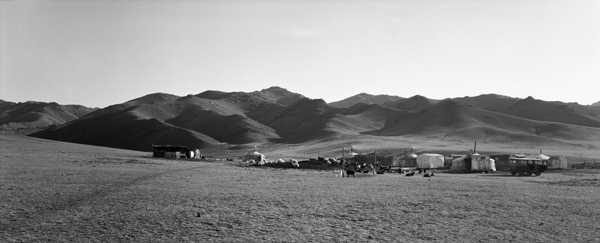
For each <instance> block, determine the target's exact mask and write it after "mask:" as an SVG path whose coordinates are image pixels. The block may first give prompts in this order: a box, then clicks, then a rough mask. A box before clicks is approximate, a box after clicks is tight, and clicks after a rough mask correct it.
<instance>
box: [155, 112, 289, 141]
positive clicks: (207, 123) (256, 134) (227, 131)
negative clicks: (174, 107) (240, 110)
mask: <svg viewBox="0 0 600 243" xmlns="http://www.w3.org/2000/svg"><path fill="white" fill-rule="evenodd" d="M166 122H167V123H169V124H172V125H174V126H178V127H182V128H187V129H190V130H193V131H197V132H200V133H202V134H206V135H207V136H210V137H211V138H214V139H216V140H219V141H221V142H226V143H231V144H244V143H254V142H268V141H269V140H270V139H279V138H280V137H279V135H277V134H276V133H275V131H274V130H273V129H272V128H270V127H267V126H265V125H263V124H261V123H259V122H257V121H254V120H252V119H250V118H248V117H245V116H242V115H237V114H236V115H228V116H223V115H221V114H218V113H216V112H214V111H211V110H200V109H189V110H186V111H184V112H182V113H181V114H180V115H179V116H177V117H174V118H172V119H169V120H166Z"/></svg>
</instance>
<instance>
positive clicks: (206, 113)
mask: <svg viewBox="0 0 600 243" xmlns="http://www.w3.org/2000/svg"><path fill="white" fill-rule="evenodd" d="M302 97H303V96H301V95H298V94H295V93H292V92H289V91H287V90H284V89H281V88H279V87H271V88H269V89H265V90H261V91H257V92H252V93H243V92H232V93H225V92H218V91H206V92H203V93H200V94H198V95H188V96H185V97H179V96H175V95H170V94H163V93H155V94H150V95H146V96H143V97H140V98H137V99H133V100H130V101H127V102H125V103H122V104H117V105H112V106H109V107H107V108H104V109H101V110H98V111H95V112H93V113H91V114H89V115H88V116H86V117H85V118H84V119H80V120H77V121H74V122H72V123H69V124H66V125H64V126H59V127H55V128H52V129H48V130H47V131H42V132H39V133H35V134H32V136H35V137H41V138H48V139H54V140H60V141H67V142H76V143H84V144H91V145H102V146H109V147H117V148H126V149H135V150H148V149H149V148H151V147H150V146H149V144H164V143H166V142H168V141H177V138H176V137H169V136H167V134H168V133H166V132H165V131H171V132H177V133H178V134H179V136H182V138H181V139H180V140H181V142H180V143H178V144H181V145H186V146H190V147H210V146H215V145H217V144H220V143H229V144H245V143H255V142H260V143H264V142H268V141H270V140H278V139H281V137H280V136H279V135H278V134H277V133H275V130H274V129H273V128H271V127H268V126H265V125H263V124H262V123H260V122H258V121H256V120H253V119H252V118H251V117H249V116H247V115H246V113H249V114H254V115H255V116H259V114H258V113H260V111H262V113H261V115H262V116H264V117H263V118H262V119H263V120H267V119H272V117H274V116H275V115H276V114H277V112H281V111H283V110H284V109H285V107H284V104H289V103H290V102H293V101H296V100H297V99H305V98H302ZM253 112H254V113H253ZM134 124H135V125H134ZM122 127H127V128H129V129H127V130H122ZM115 133H118V136H110V134H115ZM157 133H158V134H157ZM82 134H85V136H81V135H82ZM123 134H127V136H129V137H130V138H129V139H122V140H115V139H113V138H114V137H121V136H122V135H123Z"/></svg>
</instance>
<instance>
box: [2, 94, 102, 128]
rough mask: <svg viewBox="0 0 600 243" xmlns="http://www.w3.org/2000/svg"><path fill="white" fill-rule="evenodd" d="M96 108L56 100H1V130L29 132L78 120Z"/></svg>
mask: <svg viewBox="0 0 600 243" xmlns="http://www.w3.org/2000/svg"><path fill="white" fill-rule="evenodd" d="M96 109H97V108H89V107H85V106H81V105H59V104H57V103H54V102H50V103H46V102H35V101H28V102H22V103H13V102H8V101H3V100H0V131H5V132H16V133H20V134H29V133H32V132H36V131H39V130H41V129H45V128H47V127H49V126H53V125H61V124H64V123H66V122H69V121H73V120H76V119H78V118H80V117H83V116H85V115H87V114H89V113H90V112H92V111H94V110H96Z"/></svg>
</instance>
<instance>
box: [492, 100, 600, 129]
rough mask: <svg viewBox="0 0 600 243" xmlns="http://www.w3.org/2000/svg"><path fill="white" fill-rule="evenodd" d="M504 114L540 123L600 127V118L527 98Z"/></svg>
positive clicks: (567, 107)
mask: <svg viewBox="0 0 600 243" xmlns="http://www.w3.org/2000/svg"><path fill="white" fill-rule="evenodd" d="M503 113H505V114H508V115H512V116H517V117H522V118H527V119H531V120H538V121H549V122H559V123H565V124H572V125H579V126H588V127H600V118H597V117H593V116H590V115H587V114H583V113H581V112H578V111H577V110H575V108H573V107H570V106H569V105H567V104H565V103H562V102H548V101H543V100H536V99H534V98H533V97H531V96H530V97H527V98H526V99H523V100H521V101H519V102H517V103H515V104H514V105H512V106H510V107H508V108H506V109H505V110H504V111H503Z"/></svg>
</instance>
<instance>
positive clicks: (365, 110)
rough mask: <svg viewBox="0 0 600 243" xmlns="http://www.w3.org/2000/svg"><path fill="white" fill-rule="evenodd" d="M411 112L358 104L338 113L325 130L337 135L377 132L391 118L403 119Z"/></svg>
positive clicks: (376, 105)
mask: <svg viewBox="0 0 600 243" xmlns="http://www.w3.org/2000/svg"><path fill="white" fill-rule="evenodd" d="M410 114H412V113H411V112H407V111H402V110H398V109H393V108H390V107H385V106H381V105H378V104H371V105H368V104H365V103H358V104H356V105H353V106H351V107H349V108H347V109H344V110H342V111H340V112H338V113H337V114H336V115H335V117H333V118H332V119H331V120H330V121H329V122H328V124H327V130H330V131H336V132H337V133H339V134H359V133H362V132H368V131H373V130H378V129H381V128H383V127H384V125H385V122H386V121H387V120H388V119H390V118H392V117H396V118H397V117H405V116H408V115H410Z"/></svg>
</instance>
